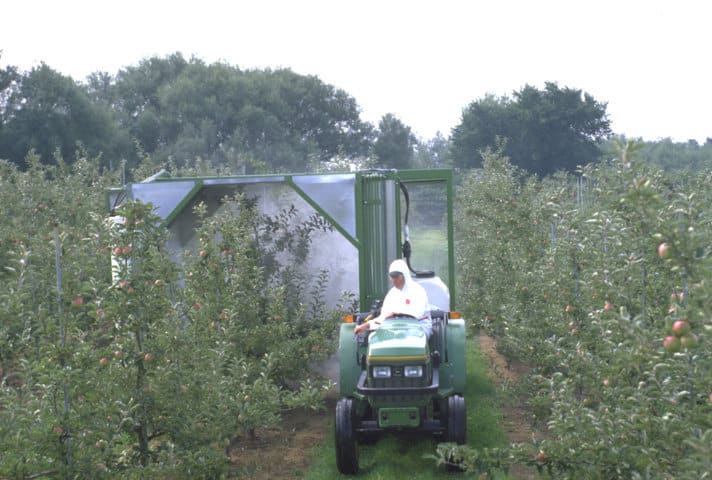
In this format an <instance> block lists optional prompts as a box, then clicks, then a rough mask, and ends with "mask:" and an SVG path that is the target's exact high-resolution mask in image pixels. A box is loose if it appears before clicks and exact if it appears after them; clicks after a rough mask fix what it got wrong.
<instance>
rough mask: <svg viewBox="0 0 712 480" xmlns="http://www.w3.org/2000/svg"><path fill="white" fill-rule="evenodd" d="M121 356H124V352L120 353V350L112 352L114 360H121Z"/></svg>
mask: <svg viewBox="0 0 712 480" xmlns="http://www.w3.org/2000/svg"><path fill="white" fill-rule="evenodd" d="M123 354H124V352H122V351H121V350H117V351H115V352H114V356H115V357H116V358H121V357H122V355H123Z"/></svg>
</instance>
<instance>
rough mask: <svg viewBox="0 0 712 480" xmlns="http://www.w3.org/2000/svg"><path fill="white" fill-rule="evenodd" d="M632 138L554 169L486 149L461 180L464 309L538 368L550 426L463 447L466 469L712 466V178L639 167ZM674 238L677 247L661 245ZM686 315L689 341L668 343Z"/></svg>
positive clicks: (613, 472) (683, 475) (697, 473)
mask: <svg viewBox="0 0 712 480" xmlns="http://www.w3.org/2000/svg"><path fill="white" fill-rule="evenodd" d="M637 148H638V145H637V144H635V143H633V142H628V143H626V144H622V143H621V144H619V145H618V150H617V152H616V153H615V155H612V157H611V158H610V159H609V160H607V161H605V162H602V163H599V164H593V165H588V166H586V167H582V168H580V170H579V172H578V174H577V175H565V174H560V175H557V176H554V177H550V178H546V179H538V178H535V177H528V176H525V175H523V174H522V173H521V171H519V170H518V169H516V168H514V167H512V165H511V164H510V163H509V162H508V160H507V159H506V158H505V157H503V156H502V155H501V154H500V153H498V152H492V151H489V152H487V153H486V154H485V164H484V168H483V169H482V170H479V171H473V172H470V173H468V174H467V175H466V176H465V179H464V181H463V182H462V184H461V186H460V190H459V194H458V214H457V215H456V218H459V219H461V220H460V222H459V223H458V227H459V228H458V239H459V243H458V249H459V251H458V268H459V271H460V277H459V278H460V279H461V283H460V285H459V291H460V292H463V293H464V295H465V297H464V298H462V297H461V301H462V302H461V303H462V305H461V307H464V308H463V309H464V310H465V311H466V313H467V315H466V318H469V319H471V321H472V327H473V328H476V329H483V330H484V331H486V332H488V333H490V334H492V335H494V336H495V337H496V338H497V343H498V346H499V348H500V350H501V351H502V352H503V353H505V354H506V355H507V356H508V357H509V358H517V359H521V360H524V361H525V362H527V363H528V364H530V365H531V366H532V367H533V371H532V373H531V375H530V378H529V380H528V382H527V384H526V385H525V387H524V388H525V391H523V392H522V393H523V395H524V397H525V398H527V399H528V407H529V410H530V412H531V414H532V415H533V418H534V420H535V421H538V422H540V423H541V424H542V425H544V424H545V425H546V427H545V430H546V438H545V439H544V440H540V441H537V442H532V443H528V444H519V445H512V446H511V448H508V449H499V450H489V451H479V452H476V451H472V450H468V449H466V448H465V449H464V450H465V451H466V453H465V457H466V458H467V459H468V465H469V467H470V469H472V470H479V471H492V470H497V469H507V468H508V467H509V466H510V465H512V464H513V463H525V464H530V465H533V466H536V467H538V468H539V469H540V470H541V471H544V472H548V473H549V474H550V475H551V476H552V477H554V478H572V479H582V478H585V479H611V478H626V479H630V478H677V479H693V478H695V479H697V478H702V476H701V475H702V474H703V472H710V471H712V356H711V353H712V269H711V268H710V267H711V266H712V264H711V262H712V257H711V255H710V254H711V244H710V238H712V223H711V220H712V208H711V207H710V205H712V190H711V189H710V188H709V185H710V180H711V179H712V178H711V177H712V173H710V172H709V171H707V172H699V173H696V174H684V175H683V174H676V173H664V172H662V171H659V170H656V169H653V168H650V167H649V166H647V165H645V164H643V163H641V162H639V161H637V160H636V150H637ZM663 243H665V244H667V245H668V246H669V248H670V250H669V251H670V253H669V254H664V255H660V254H659V253H658V248H659V246H660V245H661V244H663ZM679 320H685V321H687V322H688V324H689V325H690V327H691V333H690V334H688V335H686V337H687V340H688V345H690V347H689V348H686V347H684V346H683V347H681V348H679V350H678V351H672V350H675V349H674V348H671V349H670V350H668V349H666V348H664V346H663V341H664V339H665V338H666V337H668V336H670V337H675V336H676V335H675V334H673V332H672V325H673V323H674V322H675V321H679ZM693 336H694V337H693ZM691 339H692V340H694V339H696V340H697V342H693V341H690V340H691ZM692 343H697V346H696V347H693V346H691V344H692ZM443 451H446V450H443Z"/></svg>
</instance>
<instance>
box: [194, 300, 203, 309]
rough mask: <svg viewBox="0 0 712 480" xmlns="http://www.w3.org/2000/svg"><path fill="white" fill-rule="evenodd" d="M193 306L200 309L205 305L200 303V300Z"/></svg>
mask: <svg viewBox="0 0 712 480" xmlns="http://www.w3.org/2000/svg"><path fill="white" fill-rule="evenodd" d="M193 308H194V309H196V310H200V309H201V308H203V306H202V305H201V304H199V303H198V302H195V303H194V304H193Z"/></svg>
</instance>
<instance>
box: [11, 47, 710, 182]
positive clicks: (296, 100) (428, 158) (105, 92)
mask: <svg viewBox="0 0 712 480" xmlns="http://www.w3.org/2000/svg"><path fill="white" fill-rule="evenodd" d="M360 113H361V112H360V108H359V106H358V103H357V102H356V100H355V99H354V98H353V97H351V96H350V95H349V94H348V93H346V92H345V91H343V90H340V89H338V88H336V87H334V86H332V85H328V84H325V83H324V82H322V81H321V80H320V79H319V78H317V77H315V76H305V75H300V74H297V73H295V72H292V71H291V70H289V69H278V70H270V69H267V70H241V69H240V68H238V67H237V66H232V65H227V64H225V63H213V64H206V63H204V62H203V61H201V60H199V59H196V58H191V59H185V58H184V57H183V56H182V55H181V54H180V53H175V54H173V55H169V56H166V57H153V58H148V59H144V60H142V61H140V62H139V63H138V64H137V65H134V66H128V67H126V68H124V69H122V70H120V71H119V72H118V73H116V74H115V75H112V74H109V73H107V72H96V73H94V74H92V75H90V76H89V77H88V78H87V79H86V81H85V82H83V83H82V82H75V81H74V80H72V79H71V78H70V77H66V76H63V75H61V74H60V73H58V72H56V71H54V70H52V68H50V67H49V66H48V65H45V64H40V65H39V66H37V67H35V68H33V69H32V70H30V71H27V72H21V71H19V70H18V69H17V68H15V67H12V66H8V67H6V68H4V69H0V159H6V160H9V161H11V162H13V163H15V164H17V165H18V166H20V167H21V168H26V167H27V165H26V161H25V159H26V158H29V157H28V154H29V153H30V152H32V151H34V154H35V155H36V156H37V157H38V158H40V159H41V162H43V163H45V164H52V163H56V161H57V160H59V159H60V158H61V159H63V160H64V161H66V162H67V163H72V161H73V159H74V158H76V157H79V156H80V155H79V154H81V156H86V157H90V158H98V160H97V161H98V162H100V165H99V166H101V167H103V168H109V169H117V168H119V166H120V165H121V164H122V163H124V162H125V164H126V167H127V168H126V170H127V171H132V167H134V166H136V165H137V164H139V163H141V164H142V165H145V166H146V167H147V168H148V170H149V171H150V170H151V169H155V168H157V167H159V166H160V167H167V168H169V169H172V170H175V171H177V170H180V169H186V170H185V171H191V172H195V173H198V172H206V171H211V172H225V173H231V174H239V173H253V172H260V173H264V172H285V171H290V172H303V171H314V170H324V169H345V168H349V165H354V164H356V165H359V166H360V167H367V166H377V167H383V168H398V169H405V168H431V167H447V166H454V167H459V168H464V169H467V168H474V167H480V166H481V164H482V159H481V154H480V152H483V151H486V150H487V149H488V148H492V147H494V148H495V149H501V151H502V153H503V154H504V155H506V156H508V157H509V158H510V160H511V162H512V163H513V164H515V165H517V166H519V167H521V168H523V169H525V170H527V171H528V172H531V173H537V174H539V175H547V174H550V173H552V172H554V171H557V170H568V171H573V170H574V169H575V168H576V166H578V165H585V164H588V163H591V162H595V161H597V160H599V159H600V158H602V157H603V156H605V155H606V154H607V152H608V151H610V149H611V146H612V142H613V140H615V138H613V137H612V136H611V131H610V124H609V121H608V118H607V114H606V103H602V102H599V101H596V100H595V99H594V98H593V97H592V96H591V95H589V94H587V93H582V92H581V90H577V89H572V88H568V87H559V86H558V85H557V84H555V83H546V84H545V87H544V89H543V90H539V89H537V88H535V87H532V86H529V85H527V86H525V87H524V88H522V89H521V90H520V91H517V92H514V93H513V95H512V97H511V98H510V97H507V96H504V97H497V96H494V95H486V96H485V97H483V98H481V99H479V100H477V101H474V102H472V103H471V104H469V105H468V106H467V107H466V108H465V109H464V110H463V114H462V118H461V121H460V123H459V124H458V125H457V126H456V127H455V128H454V129H453V130H452V132H450V133H451V135H450V136H449V137H448V136H445V135H442V134H440V133H438V134H437V135H436V136H435V137H434V138H432V139H419V138H416V136H415V135H414V134H413V132H412V130H411V127H410V126H408V125H405V124H404V123H403V122H402V121H401V120H400V119H398V118H397V117H396V115H394V114H392V113H388V114H385V115H384V116H383V117H382V118H381V120H380V122H379V124H378V126H377V127H374V125H372V124H371V123H369V122H366V121H363V120H361V117H360ZM640 157H641V158H642V159H643V160H645V161H648V162H650V163H655V164H656V165H658V166H661V167H663V168H666V169H674V168H681V167H684V168H687V169H699V168H702V166H703V165H704V164H705V163H710V162H712V141H710V140H708V141H707V142H706V143H705V144H704V145H702V146H700V145H698V144H697V142H695V141H690V142H687V143H673V142H672V141H670V140H669V139H663V140H660V141H657V142H643V145H642V148H641V150H640ZM33 158H34V157H33ZM133 171H138V170H135V169H134V170H133Z"/></svg>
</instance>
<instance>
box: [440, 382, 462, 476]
mask: <svg viewBox="0 0 712 480" xmlns="http://www.w3.org/2000/svg"><path fill="white" fill-rule="evenodd" d="M466 431H467V413H466V411H465V399H464V398H463V397H462V396H461V395H453V396H451V397H449V398H448V399H447V434H446V436H445V441H446V442H452V443H456V444H458V445H464V444H465V434H466ZM460 461H461V460H460V459H457V458H454V457H453V458H449V459H448V462H449V463H448V465H447V470H448V471H454V472H457V471H462V468H461V467H460V465H459V464H460Z"/></svg>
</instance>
